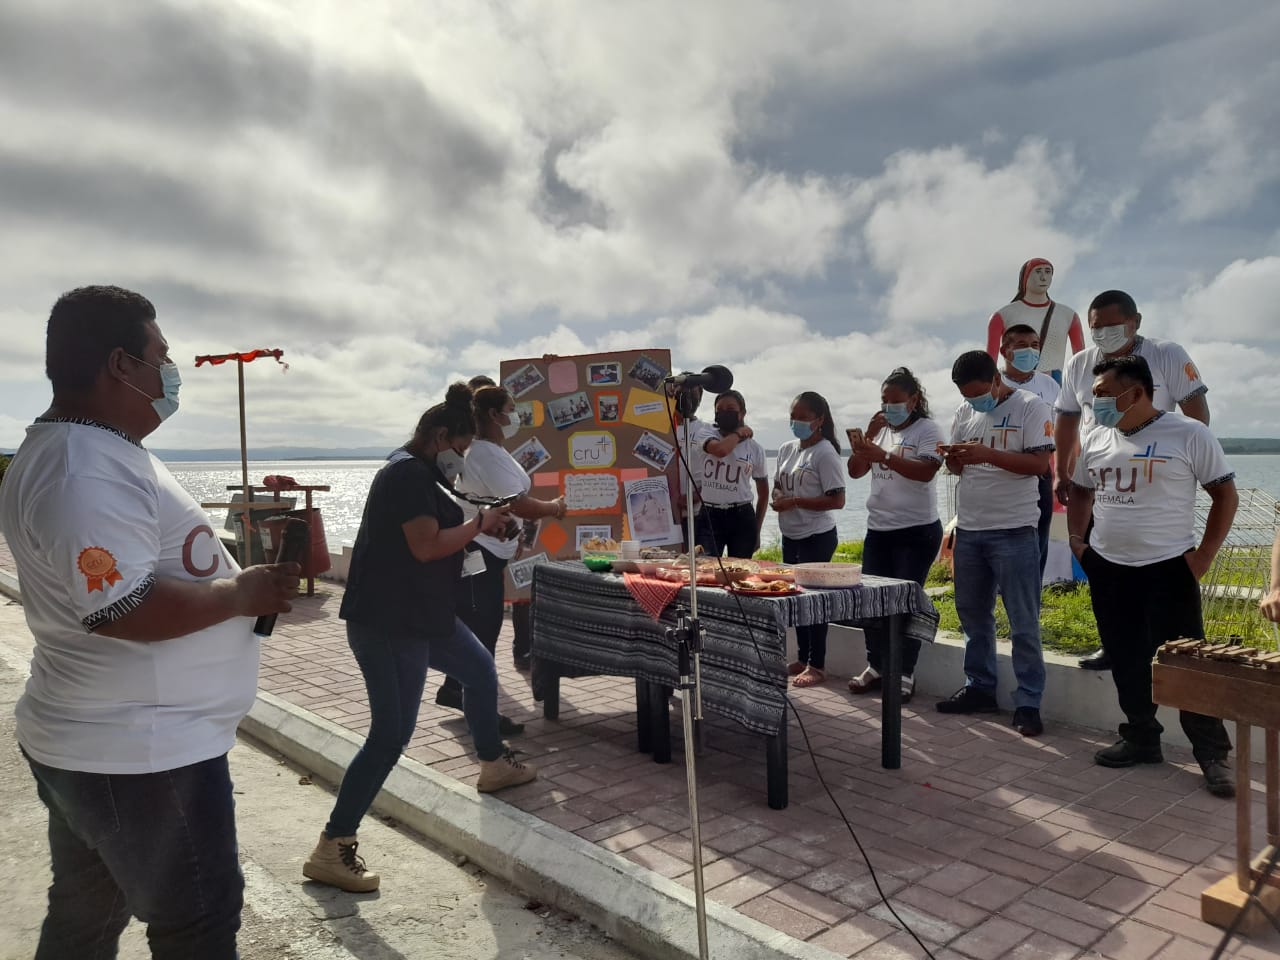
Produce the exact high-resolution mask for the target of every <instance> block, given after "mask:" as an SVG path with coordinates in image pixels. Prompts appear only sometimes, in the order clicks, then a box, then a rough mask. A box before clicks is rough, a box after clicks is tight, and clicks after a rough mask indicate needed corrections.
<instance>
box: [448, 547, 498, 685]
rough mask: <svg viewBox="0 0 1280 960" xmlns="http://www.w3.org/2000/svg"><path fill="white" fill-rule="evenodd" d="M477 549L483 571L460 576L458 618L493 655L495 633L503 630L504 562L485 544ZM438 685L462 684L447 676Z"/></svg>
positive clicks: (496, 641)
mask: <svg viewBox="0 0 1280 960" xmlns="http://www.w3.org/2000/svg"><path fill="white" fill-rule="evenodd" d="M477 549H478V550H479V551H480V552H481V553H482V554H483V555H484V573H473V574H472V575H471V576H469V577H463V578H462V581H461V583H460V584H459V586H458V619H459V620H461V621H462V622H463V623H465V624H466V625H467V627H468V628H469V629H470V630H471V632H472V633H474V634H475V635H476V639H477V640H479V641H480V642H481V643H482V644H484V648H485V649H486V650H488V651H489V655H490V656H494V655H495V651H496V650H497V649H498V634H500V633H501V632H502V614H503V589H504V585H503V574H504V573H505V572H506V569H507V561H506V560H505V559H504V558H502V557H496V556H494V555H493V554H492V553H490V552H489V551H488V550H486V549H485V548H484V547H477ZM495 659H496V657H495ZM441 686H444V687H448V688H450V689H452V690H461V689H462V684H460V683H459V682H458V681H457V680H455V679H454V678H453V677H446V678H445V681H444V683H443V684H441Z"/></svg>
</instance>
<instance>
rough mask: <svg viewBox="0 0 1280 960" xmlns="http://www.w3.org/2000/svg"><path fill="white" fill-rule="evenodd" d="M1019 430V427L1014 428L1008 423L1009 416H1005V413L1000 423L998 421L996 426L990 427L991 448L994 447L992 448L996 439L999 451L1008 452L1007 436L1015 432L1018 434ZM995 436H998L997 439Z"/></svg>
mask: <svg viewBox="0 0 1280 960" xmlns="http://www.w3.org/2000/svg"><path fill="white" fill-rule="evenodd" d="M1021 429H1022V428H1021V427H1018V426H1014V425H1013V424H1011V423H1009V414H1007V413H1006V414H1005V415H1004V419H1003V420H1001V421H1000V422H999V423H997V424H994V425H993V426H992V427H991V446H993V447H994V446H995V445H996V440H997V439H999V441H1000V449H1001V450H1008V449H1009V434H1011V433H1017V432H1018V431H1019V430H1021ZM996 434H999V435H1000V436H999V437H998V438H997V437H996Z"/></svg>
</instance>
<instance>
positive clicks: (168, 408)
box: [125, 354, 182, 423]
mask: <svg viewBox="0 0 1280 960" xmlns="http://www.w3.org/2000/svg"><path fill="white" fill-rule="evenodd" d="M126 356H128V357H129V358H130V359H131V360H137V361H138V362H139V363H141V364H145V365H146V366H148V367H150V368H151V369H152V370H157V371H159V373H160V384H161V387H162V389H163V390H164V393H163V395H161V396H159V397H153V396H151V395H150V394H148V393H146V392H144V391H142V390H138V388H137V387H135V386H134V385H133V384H132V383H129V382H128V381H125V386H127V387H129V388H131V389H133V390H135V391H137V392H138V393H141V394H142V395H143V396H144V397H146V398H147V399H148V400H150V401H151V406H152V408H153V409H154V410H155V412H156V416H158V417H159V418H160V422H161V423H163V422H164V421H166V420H168V419H169V418H170V417H172V416H173V415H174V414H175V413H177V412H178V391H179V389H180V388H181V387H182V374H180V373H179V372H178V365H177V364H176V363H162V364H160V366H158V367H157V366H156V365H155V364H154V363H147V361H145V360H143V359H142V358H141V357H135V356H134V355H133V354H126Z"/></svg>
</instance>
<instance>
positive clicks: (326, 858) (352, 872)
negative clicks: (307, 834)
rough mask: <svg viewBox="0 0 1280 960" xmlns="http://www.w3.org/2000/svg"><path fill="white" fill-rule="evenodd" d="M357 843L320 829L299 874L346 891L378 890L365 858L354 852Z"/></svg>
mask: <svg viewBox="0 0 1280 960" xmlns="http://www.w3.org/2000/svg"><path fill="white" fill-rule="evenodd" d="M358 846H359V844H358V843H356V838H355V837H327V836H325V835H324V833H323V831H322V832H321V834H320V840H319V842H318V843H316V848H315V849H314V850H312V851H311V856H309V857H307V862H306V863H304V864H303V865H302V875H303V876H304V877H310V878H311V879H312V880H318V881H319V882H320V883H327V884H329V886H331V887H337V888H338V889H339V890H345V891H347V892H348V893H370V892H372V891H374V890H377V889H378V880H379V877H378V875H377V874H376V873H370V872H369V871H368V870H366V869H365V868H364V857H361V856H359V855H357V854H356V848H357V847H358Z"/></svg>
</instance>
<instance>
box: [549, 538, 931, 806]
mask: <svg viewBox="0 0 1280 960" xmlns="http://www.w3.org/2000/svg"><path fill="white" fill-rule="evenodd" d="M688 605H689V588H688V587H685V588H683V589H681V591H680V593H679V594H678V595H677V596H676V599H675V601H674V602H673V603H672V604H671V605H670V606H668V607H667V608H666V609H665V610H664V611H663V613H662V617H661V619H660V620H655V619H654V618H653V617H651V616H650V615H649V614H648V613H646V612H645V611H644V610H643V609H642V608H641V606H640V605H639V604H638V603H637V602H636V601H635V599H634V598H633V597H632V596H631V594H630V592H629V591H628V590H627V588H626V585H625V583H624V582H623V578H622V577H621V576H619V575H617V574H611V573H592V572H591V571H589V570H587V569H586V568H585V567H583V566H582V564H581V563H579V562H577V561H573V560H566V561H560V562H556V563H546V564H541V565H539V566H538V567H536V568H535V572H534V580H533V608H532V621H533V623H532V632H533V655H534V657H535V659H536V661H537V665H536V667H535V669H536V671H537V673H538V681H539V682H538V686H539V687H540V691H539V692H540V693H541V695H542V698H543V713H544V715H545V716H546V717H548V718H549V719H555V718H556V717H557V716H558V713H559V680H560V677H561V676H574V675H579V676H581V675H589V674H605V675H608V676H619V677H634V678H635V679H636V681H637V683H636V692H637V720H638V723H639V739H640V742H641V744H642V749H646V747H645V744H649V747H648V748H649V749H653V748H657V749H658V752H662V751H661V747H662V746H663V744H662V742H661V737H660V736H658V737H653V736H652V733H653V730H654V729H655V724H654V721H655V719H656V720H657V721H658V722H659V723H660V724H665V717H666V707H667V698H666V697H665V696H664V695H661V694H653V691H652V690H651V689H646V688H655V689H656V688H673V687H675V686H677V685H678V682H679V666H678V663H679V660H678V650H677V644H676V643H675V641H674V640H673V639H672V638H671V637H670V636H669V635H668V633H667V631H668V629H669V628H673V627H675V626H676V622H677V608H679V607H684V608H686V609H687V608H688ZM698 617H699V620H700V621H701V624H702V627H703V632H704V635H705V636H704V642H703V648H702V704H703V709H704V710H705V711H707V712H710V713H714V714H716V715H718V716H723V717H728V718H730V719H732V720H735V721H737V722H738V723H740V724H742V726H744V727H746V728H747V729H748V730H751V731H753V732H755V733H758V734H761V735H762V736H764V737H767V738H769V743H768V749H767V756H768V759H769V800H770V806H774V807H779V808H780V807H783V806H786V730H787V725H786V722H785V712H786V691H787V669H786V666H787V665H786V640H787V627H791V626H798V625H806V624H815V623H846V624H849V625H853V626H856V625H858V624H859V623H865V622H866V621H868V620H872V619H876V618H882V617H883V618H887V619H888V621H889V632H890V644H889V647H890V649H889V651H888V654H889V655H888V657H887V660H888V663H887V664H886V670H885V679H884V683H883V686H882V689H883V708H882V709H883V713H882V745H881V753H882V762H883V764H884V766H885V767H887V768H891V769H894V768H897V767H898V766H899V765H900V764H901V691H900V686H899V682H898V678H899V676H900V674H901V638H902V637H903V636H912V637H916V638H918V639H920V640H922V641H925V642H931V641H932V640H933V638H934V636H935V634H936V632H937V627H938V615H937V612H936V611H935V610H934V608H933V604H932V603H931V602H930V601H929V598H928V596H927V595H926V594H925V592H924V590H923V588H921V587H920V585H919V584H917V583H913V582H910V581H905V580H889V579H884V578H880V577H864V578H863V582H862V585H861V586H859V587H854V588H849V589H833V590H818V589H806V590H805V591H804V592H803V593H800V594H797V595H795V596H790V597H748V596H740V595H734V594H730V593H729V592H727V591H726V590H724V589H722V588H720V587H699V588H698ZM651 694H652V695H651ZM646 717H647V718H648V723H649V726H648V729H646ZM668 749H669V748H668ZM655 758H656V759H667V758H669V753H667V756H666V757H655Z"/></svg>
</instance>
